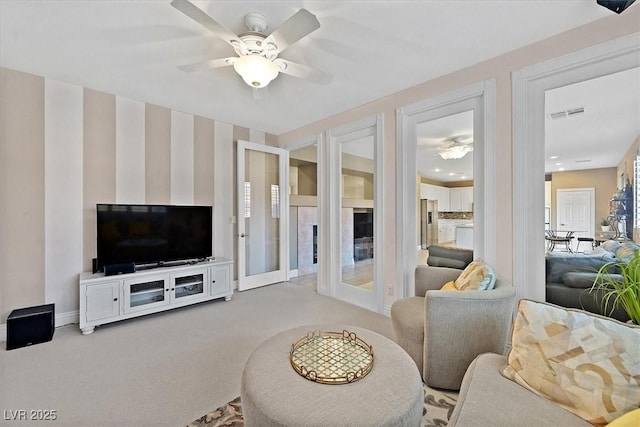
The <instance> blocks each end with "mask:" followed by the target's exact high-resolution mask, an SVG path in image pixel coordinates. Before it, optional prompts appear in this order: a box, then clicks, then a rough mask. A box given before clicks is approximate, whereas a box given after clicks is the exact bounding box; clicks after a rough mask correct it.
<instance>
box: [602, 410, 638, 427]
mask: <svg viewBox="0 0 640 427" xmlns="http://www.w3.org/2000/svg"><path fill="white" fill-rule="evenodd" d="M638 426H640V408H638V409H636V410H635V411H631V412H627V413H626V414H624V415H623V416H621V417H618V418H616V419H615V420H613V421H612V422H610V423H609V424H607V427H638Z"/></svg>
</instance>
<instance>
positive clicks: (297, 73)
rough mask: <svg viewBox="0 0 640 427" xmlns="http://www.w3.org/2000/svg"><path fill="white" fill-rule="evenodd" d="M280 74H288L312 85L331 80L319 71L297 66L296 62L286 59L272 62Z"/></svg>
mask: <svg viewBox="0 0 640 427" xmlns="http://www.w3.org/2000/svg"><path fill="white" fill-rule="evenodd" d="M273 62H274V63H275V64H276V65H277V66H278V68H279V69H280V72H281V73H284V74H288V75H290V76H293V77H297V78H299V79H304V80H309V81H312V82H314V83H320V84H326V83H329V81H330V80H331V76H329V75H328V74H325V73H323V72H321V71H318V70H314V69H313V68H311V67H307V66H306V65H302V64H298V63H296V62H291V61H287V60H286V59H282V58H278V59H276V60H274V61H273Z"/></svg>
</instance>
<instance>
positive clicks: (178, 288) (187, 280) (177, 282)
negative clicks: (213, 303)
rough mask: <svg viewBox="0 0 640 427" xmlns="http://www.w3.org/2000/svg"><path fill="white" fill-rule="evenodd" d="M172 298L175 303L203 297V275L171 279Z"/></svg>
mask: <svg viewBox="0 0 640 427" xmlns="http://www.w3.org/2000/svg"><path fill="white" fill-rule="evenodd" d="M172 281H173V286H172V287H171V288H172V289H173V298H174V299H175V300H176V301H186V300H191V299H198V298H200V297H202V296H204V295H205V287H204V284H205V283H206V282H205V275H204V273H199V274H192V275H185V276H174V277H172Z"/></svg>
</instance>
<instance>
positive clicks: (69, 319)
mask: <svg viewBox="0 0 640 427" xmlns="http://www.w3.org/2000/svg"><path fill="white" fill-rule="evenodd" d="M73 323H75V324H78V323H80V312H79V311H78V310H76V311H69V312H67V313H60V314H56V318H55V325H56V328H59V327H60V326H65V325H69V324H73ZM6 340H7V324H6V323H0V341H6Z"/></svg>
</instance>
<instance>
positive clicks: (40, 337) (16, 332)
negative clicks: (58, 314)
mask: <svg viewBox="0 0 640 427" xmlns="http://www.w3.org/2000/svg"><path fill="white" fill-rule="evenodd" d="M54 330H55V304H45V305H38V306H35V307H27V308H19V309H17V310H13V311H12V312H11V314H9V317H7V350H13V349H14V348H20V347H26V346H28V345H32V344H38V343H42V342H47V341H51V339H52V338H53V332H54Z"/></svg>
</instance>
